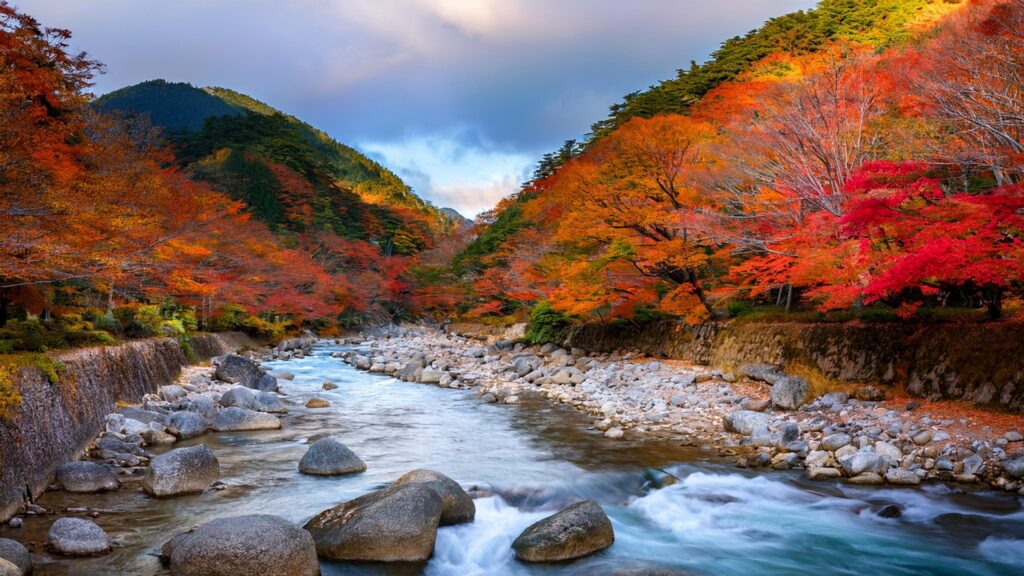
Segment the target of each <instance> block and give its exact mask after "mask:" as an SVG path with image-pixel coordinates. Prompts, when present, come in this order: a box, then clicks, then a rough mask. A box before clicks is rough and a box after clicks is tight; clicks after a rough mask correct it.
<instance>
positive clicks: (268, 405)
mask: <svg viewBox="0 0 1024 576" xmlns="http://www.w3.org/2000/svg"><path fill="white" fill-rule="evenodd" d="M256 409H257V410H259V411H260V412H269V413H271V414H287V413H288V409H287V408H285V406H284V404H283V403H282V402H281V399H280V398H278V397H277V395H275V394H274V393H272V392H260V393H259V394H257V395H256Z"/></svg>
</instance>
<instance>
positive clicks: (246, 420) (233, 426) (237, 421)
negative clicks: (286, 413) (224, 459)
mask: <svg viewBox="0 0 1024 576" xmlns="http://www.w3.org/2000/svg"><path fill="white" fill-rule="evenodd" d="M280 427H281V420H279V419H278V418H277V416H272V415H270V414H267V413H265V412H256V411H255V410H249V409H246V408H238V407H237V406H232V407H230V408H225V409H223V410H221V411H220V412H218V413H217V417H216V418H214V419H213V429H214V430H216V431H217V432H242V431H246V430H276V429H278V428H280Z"/></svg>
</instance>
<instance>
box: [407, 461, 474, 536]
mask: <svg viewBox="0 0 1024 576" xmlns="http://www.w3.org/2000/svg"><path fill="white" fill-rule="evenodd" d="M402 484H422V485H423V486H426V487H428V488H430V489H431V490H433V491H434V492H437V495H438V496H440V497H441V526H451V525H453V524H464V523H466V522H472V521H473V518H475V517H476V504H474V503H473V498H471V497H470V495H469V494H467V493H466V491H465V490H463V489H462V486H460V485H459V483H458V482H456V481H455V480H452V479H451V478H449V477H447V476H445V475H444V474H441V473H440V472H435V471H433V470H426V469H423V468H421V469H419V470H413V471H412V472H407V473H405V474H404V475H403V476H402V477H401V478H399V479H398V480H396V481H395V483H394V484H392V486H401V485H402Z"/></svg>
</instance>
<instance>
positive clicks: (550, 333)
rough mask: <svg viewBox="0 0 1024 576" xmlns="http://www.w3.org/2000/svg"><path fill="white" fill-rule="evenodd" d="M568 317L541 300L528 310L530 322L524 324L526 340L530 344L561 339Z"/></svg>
mask: <svg viewBox="0 0 1024 576" xmlns="http://www.w3.org/2000/svg"><path fill="white" fill-rule="evenodd" d="M569 322H570V318H569V317H568V316H566V315H565V314H562V313H561V312H558V311H556V310H555V309H554V308H552V307H551V303H550V302H548V301H546V300H543V301H541V302H538V303H537V305H536V306H534V307H533V310H531V311H530V322H529V323H528V324H527V325H526V336H525V337H526V341H527V342H529V343H530V344H544V343H546V342H553V341H555V340H559V339H561V337H562V336H563V332H564V329H565V328H566V327H567V326H568V325H569Z"/></svg>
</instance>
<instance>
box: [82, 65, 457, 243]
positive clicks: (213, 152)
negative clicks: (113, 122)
mask: <svg viewBox="0 0 1024 576" xmlns="http://www.w3.org/2000/svg"><path fill="white" fill-rule="evenodd" d="M94 106H95V107H97V108H99V109H100V110H103V111H107V112H113V111H117V112H122V113H124V114H126V115H127V116H129V117H134V118H145V119H147V120H148V121H149V122H150V123H152V124H153V125H155V126H158V127H161V128H163V129H164V133H165V135H166V137H167V138H168V140H169V141H170V142H171V143H172V145H173V147H174V149H175V152H176V155H177V159H178V162H179V164H180V165H181V167H182V168H183V169H184V170H186V171H187V172H188V173H190V174H191V175H192V176H194V177H195V178H197V179H200V180H204V181H207V182H210V183H211V184H213V185H214V186H215V187H216V188H218V189H221V190H223V191H225V192H227V193H229V194H231V195H232V196H234V197H235V198H238V199H240V200H243V201H245V202H246V204H248V206H249V209H250V210H251V211H252V212H253V214H255V215H256V216H257V217H258V218H260V219H261V220H264V221H265V222H267V223H268V224H270V225H271V226H272V228H274V229H275V230H276V231H277V232H278V233H281V234H286V235H287V234H304V233H307V232H310V231H313V230H316V231H327V232H333V233H334V234H337V235H339V236H341V237H343V238H348V239H361V240H367V241H371V242H373V243H375V244H377V245H379V246H381V248H382V250H383V251H384V252H385V253H399V254H411V253H416V252H419V251H421V250H423V249H426V248H428V247H430V245H431V244H432V243H433V238H434V237H435V236H436V235H438V234H443V233H446V232H447V231H448V230H450V229H451V228H452V226H453V224H454V223H455V221H454V220H453V219H452V218H451V217H450V216H449V215H448V214H447V213H445V212H442V211H441V210H439V209H437V208H436V207H434V206H433V205H431V204H430V203H429V202H426V201H424V200H423V199H421V198H419V197H418V196H416V194H414V193H413V191H412V189H411V188H409V186H407V185H406V184H405V183H404V182H402V180H401V179H400V178H399V177H398V176H396V175H395V174H394V173H393V172H391V171H390V170H388V169H387V168H385V167H384V166H382V165H380V164H379V163H377V162H375V161H373V160H371V159H369V158H367V157H366V156H364V155H363V154H361V153H360V152H359V151H357V150H356V149H354V148H352V147H350V146H347V145H345V144H342V143H340V142H337V141H336V140H334V139H332V138H331V137H329V136H328V135H327V134H326V133H324V132H323V131H320V130H318V129H316V128H314V127H312V126H310V125H309V124H307V123H305V122H302V121H301V120H299V119H297V118H295V117H294V116H291V115H288V114H285V113H283V112H280V111H278V110H276V109H274V108H272V107H271V106H269V105H267V104H265V103H263V102H260V101H259V100H256V99H255V98H252V97H250V96H247V95H244V94H241V93H238V92H235V91H233V90H229V89H226V88H218V87H207V88H196V87H194V86H192V85H190V84H187V83H174V82H166V81H163V80H152V81H149V82H143V83H141V84H136V85H134V86H128V87H126V88H122V89H120V90H116V91H114V92H111V93H109V94H106V95H104V96H102V97H100V98H98V99H96V100H95V101H94Z"/></svg>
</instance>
